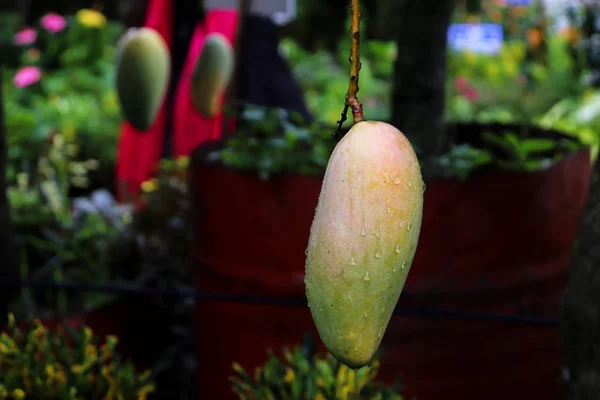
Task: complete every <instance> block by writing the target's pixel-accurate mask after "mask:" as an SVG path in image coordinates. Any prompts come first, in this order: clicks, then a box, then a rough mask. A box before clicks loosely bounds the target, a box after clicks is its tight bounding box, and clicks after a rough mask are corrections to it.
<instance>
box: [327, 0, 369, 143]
mask: <svg viewBox="0 0 600 400" xmlns="http://www.w3.org/2000/svg"><path fill="white" fill-rule="evenodd" d="M350 12H351V14H352V24H351V26H350V43H351V48H350V57H349V58H348V61H349V62H350V83H349V84H348V92H347V93H346V103H345V104H344V110H343V111H342V115H341V119H340V120H339V121H338V127H337V130H336V131H335V132H334V133H333V137H334V138H336V139H340V138H341V136H342V135H341V129H342V125H343V124H344V122H345V121H346V114H347V112H348V108H350V110H352V117H353V121H354V123H355V124H356V123H358V122H360V121H364V118H363V107H362V104H361V103H360V101H358V98H357V97H356V93H358V90H359V88H358V75H359V72H360V67H361V63H360V17H361V13H360V3H359V0H350Z"/></svg>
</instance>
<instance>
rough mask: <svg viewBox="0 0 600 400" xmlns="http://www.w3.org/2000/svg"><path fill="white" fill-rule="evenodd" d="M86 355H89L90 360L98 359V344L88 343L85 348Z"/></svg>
mask: <svg viewBox="0 0 600 400" xmlns="http://www.w3.org/2000/svg"><path fill="white" fill-rule="evenodd" d="M85 355H86V356H87V358H88V360H89V361H91V362H94V361H96V360H97V359H98V350H96V346H94V345H93V344H88V345H87V347H86V348H85Z"/></svg>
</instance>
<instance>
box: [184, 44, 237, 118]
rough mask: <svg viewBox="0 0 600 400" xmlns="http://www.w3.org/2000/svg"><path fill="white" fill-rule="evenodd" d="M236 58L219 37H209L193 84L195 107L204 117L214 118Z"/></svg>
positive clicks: (228, 45) (229, 79)
mask: <svg viewBox="0 0 600 400" xmlns="http://www.w3.org/2000/svg"><path fill="white" fill-rule="evenodd" d="M234 63H235V57H234V53H233V48H232V47H231V45H230V44H229V42H228V41H227V38H225V36H223V35H221V34H220V33H211V34H209V35H208V36H207V37H206V39H205V41H204V45H203V47H202V52H201V53H200V56H199V57H198V61H196V65H195V66H194V71H193V73H192V78H191V84H190V97H191V99H192V105H193V106H194V108H195V109H196V111H198V112H199V113H200V114H201V115H202V116H204V117H214V116H215V114H216V113H217V111H218V109H219V100H220V97H221V95H222V94H223V92H224V90H225V89H226V88H227V85H229V82H230V81H231V78H232V75H233V70H234V68H233V67H234Z"/></svg>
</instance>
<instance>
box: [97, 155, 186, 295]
mask: <svg viewBox="0 0 600 400" xmlns="http://www.w3.org/2000/svg"><path fill="white" fill-rule="evenodd" d="M188 164H189V160H188V158H187V157H180V158H177V159H174V160H169V159H167V160H163V161H161V163H160V165H159V170H158V174H157V176H156V178H152V179H150V180H148V181H146V182H144V183H142V186H141V189H142V196H141V199H140V203H139V205H138V207H137V208H136V209H135V210H134V212H133V213H132V216H131V221H130V223H128V224H127V225H126V227H125V229H124V231H123V232H122V233H121V235H120V236H119V237H118V238H117V240H115V241H113V242H112V243H111V244H110V247H109V254H110V256H109V265H110V266H111V267H112V268H117V269H118V270H119V271H120V275H119V276H113V279H123V280H128V281H133V282H135V283H136V284H138V285H144V286H149V285H154V286H160V287H165V288H166V287H170V288H172V287H173V286H179V285H181V284H182V283H183V282H189V281H190V278H189V265H188V260H189V249H190V248H191V247H192V239H191V223H190V218H189V211H190V197H189V193H188V184H187V167H188Z"/></svg>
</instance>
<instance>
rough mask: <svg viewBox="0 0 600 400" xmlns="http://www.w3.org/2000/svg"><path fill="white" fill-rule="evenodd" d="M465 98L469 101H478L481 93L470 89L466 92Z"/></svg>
mask: <svg viewBox="0 0 600 400" xmlns="http://www.w3.org/2000/svg"><path fill="white" fill-rule="evenodd" d="M464 96H465V98H466V99H467V100H469V101H477V99H478V98H479V92H478V91H477V89H475V88H468V89H467V90H465V93H464Z"/></svg>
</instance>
